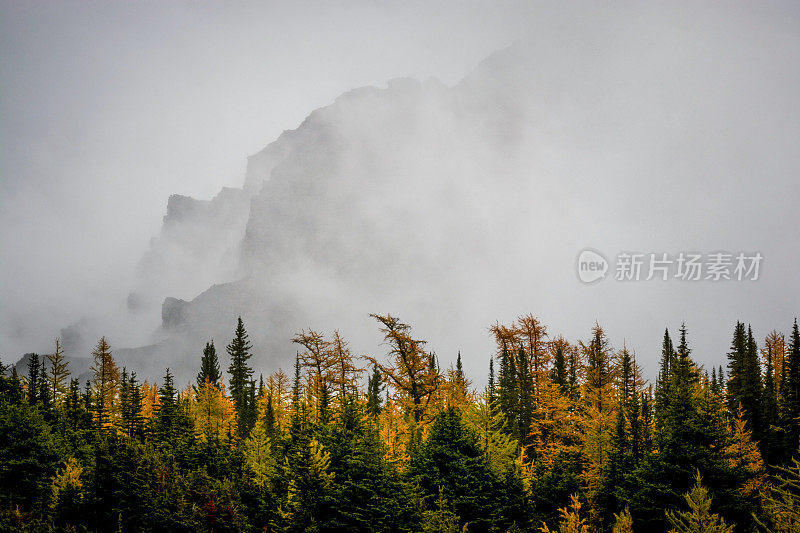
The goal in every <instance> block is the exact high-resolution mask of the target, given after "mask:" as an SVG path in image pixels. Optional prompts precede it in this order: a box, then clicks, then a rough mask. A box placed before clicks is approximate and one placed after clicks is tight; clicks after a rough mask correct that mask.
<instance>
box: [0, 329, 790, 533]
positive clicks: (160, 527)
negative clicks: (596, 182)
mask: <svg viewBox="0 0 800 533" xmlns="http://www.w3.org/2000/svg"><path fill="white" fill-rule="evenodd" d="M373 318H374V319H375V326H376V328H379V329H380V331H381V332H382V334H383V337H384V340H385V343H384V344H383V345H382V346H381V348H380V351H381V352H382V353H380V354H378V356H377V357H372V356H361V355H357V354H354V353H352V351H351V349H350V348H349V346H348V343H347V341H346V340H345V339H344V338H343V337H342V336H341V335H340V334H339V333H338V332H336V331H334V332H332V333H325V332H318V331H313V330H305V331H301V332H299V333H297V334H296V335H295V337H294V338H293V339H292V341H293V342H294V343H295V344H296V346H297V352H296V357H295V362H294V367H293V368H291V369H289V372H288V373H285V372H284V371H282V370H278V371H276V372H274V373H272V374H269V375H264V374H261V373H259V372H258V370H257V369H255V368H253V366H252V362H251V357H252V356H253V348H252V345H251V343H250V341H249V339H248V334H247V331H246V328H245V324H244V323H243V321H242V319H241V318H239V319H238V322H237V325H236V327H235V330H234V329H233V328H232V335H231V341H230V342H229V343H228V344H227V345H226V347H225V349H224V353H223V352H222V350H220V352H221V353H220V354H218V353H217V347H216V346H215V345H214V343H213V342H208V343H206V345H205V349H204V350H203V351H202V354H200V353H198V355H197V363H198V370H197V377H196V379H195V380H194V382H193V383H191V384H189V385H187V386H186V387H185V388H181V387H179V386H177V385H176V383H175V379H174V377H173V374H172V373H171V372H170V370H169V369H165V374H164V376H163V379H162V380H161V381H160V383H149V382H147V381H143V382H140V380H139V379H138V378H137V375H136V373H135V372H131V371H129V370H128V369H126V368H121V369H120V368H119V367H118V366H117V364H116V363H115V361H114V356H113V350H112V347H111V346H110V345H109V342H108V341H107V339H105V338H101V339H100V340H99V341H98V342H97V344H96V347H95V348H94V350H93V352H92V354H91V355H92V357H93V365H92V368H91V372H92V379H91V380H88V381H86V382H85V383H80V382H79V381H78V379H76V378H74V377H72V376H71V373H70V369H69V364H68V362H67V359H66V357H65V355H64V351H63V349H62V347H61V344H60V342H59V341H56V343H55V347H54V350H53V353H50V354H46V355H37V354H34V355H33V356H31V357H30V359H29V361H28V367H27V371H26V372H24V374H25V375H24V376H23V375H21V374H23V373H18V372H17V371H16V369H15V368H11V367H10V366H2V367H0V530H3V531H31V532H40V531H41V532H44V531H74V532H80V531H97V532H99V531H108V532H118V531H119V532H129V531H131V532H132V531H175V532H178V531H208V532H212V531H213V532H217V531H286V532H294V531H381V532H383V531H409V532H411V531H413V532H459V531H468V532H490V531H497V532H512V531H520V532H521V531H541V532H545V533H547V532H561V533H567V532H575V533H579V532H580V533H583V532H595V531H597V532H615V533H623V532H631V531H636V532H648V533H649V532H662V531H671V532H672V531H674V532H734V531H735V532H749V531H775V532H789V531H792V532H796V531H800V463H799V462H798V445H799V444H800V333H799V332H798V325H797V320H796V319H795V320H794V323H793V324H792V325H791V328H790V331H789V333H788V334H783V333H779V332H778V331H772V332H771V333H769V335H767V336H766V338H765V339H764V340H763V341H761V340H760V339H759V340H757V339H756V338H755V337H754V334H753V332H752V329H751V328H750V327H749V326H747V325H746V324H744V323H741V322H740V323H737V324H736V325H735V326H734V327H733V333H732V340H731V345H730V349H729V351H728V353H727V366H726V367H725V368H723V367H722V366H720V367H718V368H711V369H705V368H703V367H702V366H700V365H698V364H697V363H696V362H695V361H694V360H693V358H692V349H691V338H690V335H689V330H688V328H687V327H686V326H685V325H682V326H681V328H680V329H679V330H678V331H673V332H670V331H669V330H665V332H664V336H663V340H660V339H654V343H658V342H659V340H660V342H661V344H662V351H661V360H660V369H659V372H658V376H657V377H656V379H655V380H654V383H648V382H647V381H646V380H645V379H644V378H643V375H642V372H641V369H640V367H639V366H638V365H637V362H636V356H635V353H634V352H633V351H632V350H629V349H628V348H627V347H625V346H624V345H623V347H622V348H615V347H614V346H613V344H612V341H611V339H609V338H608V336H607V335H606V333H605V332H604V330H603V328H602V327H601V326H600V325H599V324H595V325H594V326H593V327H591V328H587V329H588V331H587V335H586V338H584V339H582V340H579V341H576V342H572V341H568V340H567V339H565V338H563V337H562V336H559V335H556V334H552V333H550V332H548V330H547V327H546V326H545V325H544V324H543V323H542V322H541V321H540V320H539V319H538V318H536V317H535V316H533V315H524V316H520V317H519V318H517V319H516V320H515V321H514V322H513V323H510V324H505V325H502V324H499V323H497V324H494V325H492V326H491V327H490V328H489V330H488V334H489V335H491V336H492V338H493V339H494V340H495V341H496V352H495V353H493V354H486V368H487V373H488V380H486V379H481V382H482V383H483V382H488V385H487V386H486V387H482V388H481V389H480V390H478V388H476V387H474V386H473V385H472V381H471V380H470V379H469V378H468V377H467V376H466V375H465V372H464V370H463V368H462V361H461V355H460V354H458V355H457V356H456V357H455V358H453V359H454V360H450V361H443V360H442V358H441V357H439V356H437V355H436V354H435V353H433V352H432V351H429V350H428V348H427V345H426V343H425V341H424V340H422V339H417V338H415V336H414V334H413V332H412V328H411V326H409V325H408V324H405V323H403V322H401V320H400V319H399V318H397V317H394V316H391V315H373ZM203 342H205V340H203ZM656 345H657V344H656Z"/></svg>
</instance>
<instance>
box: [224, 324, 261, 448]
mask: <svg viewBox="0 0 800 533" xmlns="http://www.w3.org/2000/svg"><path fill="white" fill-rule="evenodd" d="M251 349H252V344H250V340H249V336H248V335H247V331H246V330H245V329H244V323H243V322H242V317H239V319H238V321H237V323H236V332H235V333H234V337H233V340H231V342H230V344H228V346H227V348H226V351H227V352H228V355H229V356H230V357H231V363H230V366H228V373H229V374H230V376H231V380H230V393H231V398H232V399H233V405H234V407H235V408H236V414H237V419H236V422H237V430H238V433H239V436H240V437H246V436H247V434H248V433H249V432H250V429H251V428H252V427H253V424H254V423H255V415H256V412H255V404H254V402H253V401H252V396H253V395H252V394H251V392H252V390H251V389H252V388H253V386H252V381H251V380H252V376H253V369H252V368H251V367H250V365H249V364H248V361H249V360H250V357H252V354H251V353H250V350H251Z"/></svg>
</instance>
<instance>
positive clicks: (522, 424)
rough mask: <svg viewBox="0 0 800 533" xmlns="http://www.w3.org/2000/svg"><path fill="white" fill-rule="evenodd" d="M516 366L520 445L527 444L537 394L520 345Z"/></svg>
mask: <svg viewBox="0 0 800 533" xmlns="http://www.w3.org/2000/svg"><path fill="white" fill-rule="evenodd" d="M517 368H518V369H519V372H518V376H519V410H518V413H517V424H518V426H519V429H518V430H517V435H519V442H520V445H522V446H526V445H528V444H529V443H530V442H529V439H528V433H529V431H530V428H531V422H532V421H533V404H534V400H535V398H534V396H535V395H536V396H538V395H537V394H536V392H535V391H534V376H533V374H532V372H531V369H530V368H529V367H528V357H527V355H526V353H525V350H524V349H523V348H522V347H521V346H520V348H519V350H518V351H517Z"/></svg>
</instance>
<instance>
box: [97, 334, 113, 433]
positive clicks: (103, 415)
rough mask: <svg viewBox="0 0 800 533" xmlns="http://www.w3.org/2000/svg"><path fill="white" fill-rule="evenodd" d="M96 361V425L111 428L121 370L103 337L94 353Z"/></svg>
mask: <svg viewBox="0 0 800 533" xmlns="http://www.w3.org/2000/svg"><path fill="white" fill-rule="evenodd" d="M92 357H93V358H94V361H93V363H92V366H91V370H92V373H93V374H94V380H93V383H92V384H93V387H94V395H95V406H94V409H95V424H96V426H97V427H98V428H104V429H105V428H109V427H111V425H112V424H113V422H114V416H115V414H116V410H117V396H118V390H119V369H118V368H117V365H116V363H115V362H114V357H113V356H112V354H111V346H110V345H109V344H108V342H107V341H106V338H105V337H101V338H100V340H99V341H98V342H97V345H96V346H95V348H94V350H93V351H92Z"/></svg>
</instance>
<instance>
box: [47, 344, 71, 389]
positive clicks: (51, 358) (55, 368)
mask: <svg viewBox="0 0 800 533" xmlns="http://www.w3.org/2000/svg"><path fill="white" fill-rule="evenodd" d="M46 357H47V361H48V362H49V363H50V375H49V386H50V393H51V394H52V395H53V396H52V402H53V405H56V403H57V401H58V399H59V397H61V396H62V395H64V394H65V393H66V392H67V385H66V383H67V378H68V377H69V369H68V366H69V361H67V360H66V359H65V358H64V349H63V348H62V347H61V340H59V339H56V348H55V351H54V352H53V353H52V354H48V355H47V356H46Z"/></svg>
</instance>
